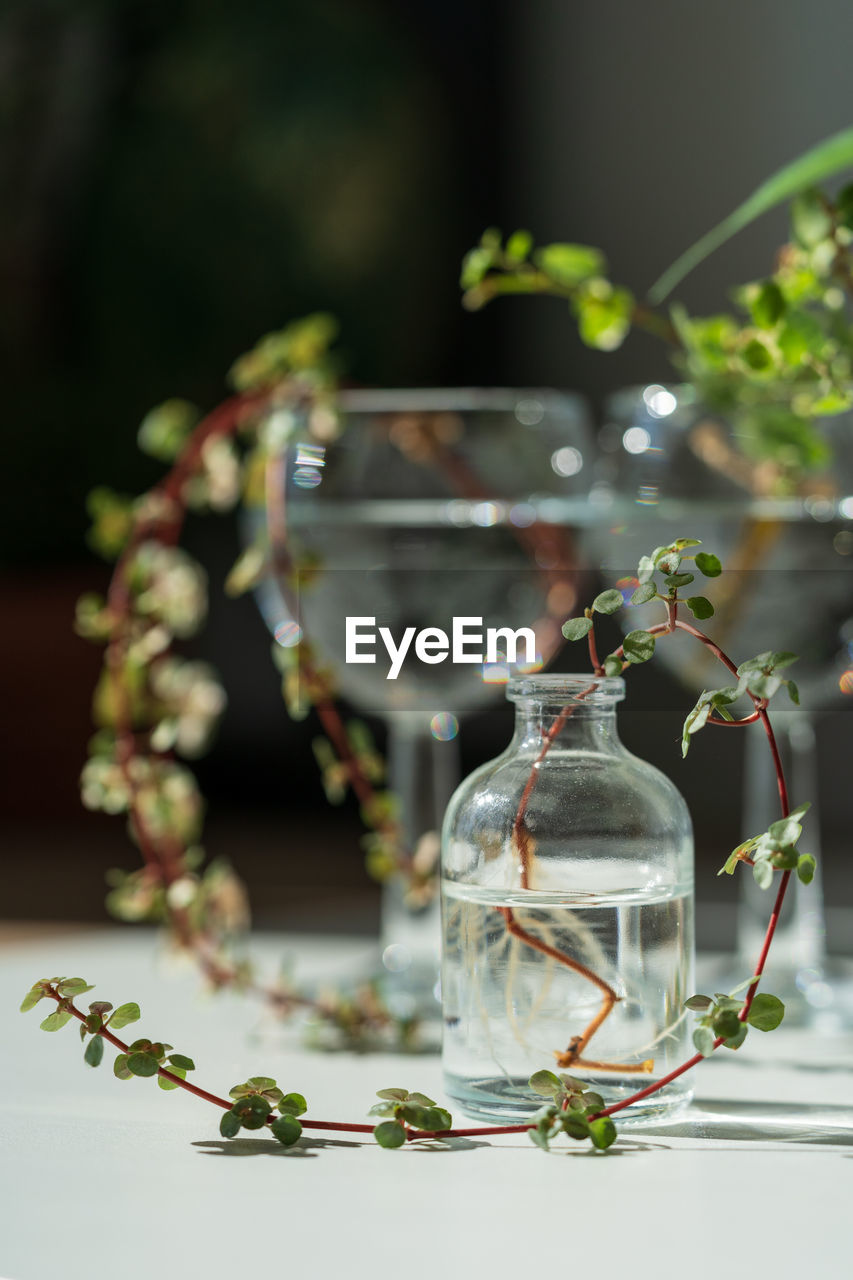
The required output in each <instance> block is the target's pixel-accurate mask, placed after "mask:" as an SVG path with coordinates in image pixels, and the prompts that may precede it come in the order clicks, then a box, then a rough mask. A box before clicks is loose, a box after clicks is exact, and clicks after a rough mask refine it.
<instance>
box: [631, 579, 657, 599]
mask: <svg viewBox="0 0 853 1280" xmlns="http://www.w3.org/2000/svg"><path fill="white" fill-rule="evenodd" d="M656 595H657V587H656V586H655V584H654V583H653V582H643V583H641V584H640V586H639V587H637V588H636V590H635V591H634V593H633V595H632V596H631V604H648V602H649V601H650V600H654V598H655V596H656Z"/></svg>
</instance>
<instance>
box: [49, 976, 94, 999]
mask: <svg viewBox="0 0 853 1280" xmlns="http://www.w3.org/2000/svg"><path fill="white" fill-rule="evenodd" d="M56 989H57V991H58V992H59V994H60V995H61V996H79V995H82V993H83V992H84V991H91V990H92V985H91V984H90V983H88V982H87V981H86V979H85V978H63V979H62V981H61V982H60V983H59V984H58V986H57V988H56Z"/></svg>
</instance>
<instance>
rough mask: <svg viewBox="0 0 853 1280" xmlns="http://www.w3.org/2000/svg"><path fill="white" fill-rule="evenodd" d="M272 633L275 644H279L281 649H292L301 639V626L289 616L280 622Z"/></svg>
mask: <svg viewBox="0 0 853 1280" xmlns="http://www.w3.org/2000/svg"><path fill="white" fill-rule="evenodd" d="M273 635H274V636H275V640H276V644H280V645H281V647H282V649H292V648H293V646H294V645H296V644H299V641H300V640H301V639H302V628H301V627H300V625H299V623H298V622H294V621H293V619H292V618H290V619H288V620H287V621H286V622H280V623H279V624H278V626H277V627H276V629H275V631H274V632H273Z"/></svg>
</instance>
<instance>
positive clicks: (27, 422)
mask: <svg viewBox="0 0 853 1280" xmlns="http://www.w3.org/2000/svg"><path fill="white" fill-rule="evenodd" d="M851 47H853V10H851V9H850V8H849V6H847V5H846V4H845V3H844V2H843V0H817V2H816V3H812V4H809V5H805V4H802V3H797V2H796V0H752V3H751V4H750V5H748V6H744V5H742V4H740V3H739V2H738V0H722V2H720V3H718V4H716V5H715V6H711V7H709V6H698V5H685V4H684V3H683V2H682V0H654V3H650V4H644V5H638V4H636V3H634V2H633V0H598V2H597V3H595V4H592V3H577V4H571V5H570V4H565V3H560V0H527V3H525V4H523V5H522V4H519V3H512V0H491V2H490V3H487V2H486V0H452V3H451V2H449V0H409V3H407V4H405V5H401V4H399V3H397V2H396V0H313V3H311V4H302V3H295V2H294V0H240V3H239V4H238V3H235V2H232V0H168V2H167V0H100V2H96V0H92V2H91V3H86V2H85V0H76V2H72V0H69V2H67V3H62V2H61V0H17V2H16V0H6V3H5V5H3V6H2V9H0V128H2V152H0V183H2V197H0V274H2V288H0V331H2V345H3V353H4V359H5V374H4V390H5V395H4V412H3V419H4V427H3V458H4V469H5V477H6V484H5V486H4V493H3V501H2V504H0V521H2V537H1V538H0V575H2V581H0V590H1V591H2V600H3V609H4V626H3V628H2V633H0V635H1V636H2V639H1V640H0V644H2V652H0V678H2V689H3V694H2V696H3V710H4V715H3V734H2V752H3V756H2V781H0V788H2V795H1V796H0V817H2V823H3V845H4V852H3V855H2V857H3V875H2V879H1V880H0V915H2V916H6V917H17V918H46V919H58V918H62V917H70V918H76V919H102V918H104V915H103V908H102V906H101V903H102V899H103V873H104V869H105V867H107V866H113V865H121V866H125V867H132V866H133V865H134V853H133V850H132V847H131V846H130V844H129V843H128V842H127V840H126V838H125V836H124V833H123V830H122V823H121V820H118V819H108V818H105V817H101V816H93V815H89V814H87V813H85V811H84V810H83V809H82V808H81V806H80V804H79V800H78V794H77V776H78V774H79V769H80V767H81V765H82V763H83V759H84V751H85V742H86V739H87V736H88V734H89V699H90V695H91V690H92V687H93V685H94V682H95V679H96V674H97V670H98V665H99V660H100V653H99V651H98V650H96V649H94V648H91V647H90V646H88V645H87V644H86V643H85V642H83V641H82V640H79V639H77V638H76V637H75V636H74V634H73V633H72V629H71V619H72V616H73V606H74V601H75V598H76V597H77V596H78V595H79V594H80V592H81V591H83V590H85V589H101V590H102V589H103V588H104V587H105V585H106V581H107V569H106V567H105V566H104V565H103V564H102V563H100V562H98V561H97V560H96V559H95V558H94V556H93V555H92V554H91V553H90V552H89V551H88V549H87V547H86V543H85V540H84V534H85V529H86V524H87V519H86V515H85V505H84V504H85V495H86V492H87V490H88V489H89V488H91V487H92V486H93V485H94V484H96V483H99V482H100V483H107V484H109V485H110V486H112V487H114V488H116V489H118V490H121V491H126V492H128V493H135V492H138V491H141V490H142V489H144V488H145V487H146V486H147V485H148V484H150V483H151V482H152V481H153V480H154V479H156V477H157V476H158V474H159V469H158V467H157V466H156V464H154V463H152V462H151V461H150V460H146V459H145V458H144V457H143V456H142V455H141V454H140V453H139V451H138V450H137V447H136V430H137V426H138V423H139V421H140V419H141V418H142V416H143V414H144V413H145V411H146V410H147V409H148V408H149V407H150V406H151V405H152V404H155V403H157V402H159V401H162V400H163V399H165V398H167V397H169V396H174V395H178V396H184V397H187V398H189V399H191V400H193V401H195V402H196V403H198V404H201V405H213V404H214V403H215V402H216V401H217V399H219V398H220V397H221V395H222V394H223V390H224V382H223V378H224V373H225V371H226V370H227V368H228V366H229V365H230V363H231V362H232V360H233V358H234V357H235V356H236V355H237V354H238V353H240V352H242V351H244V350H245V349H247V348H248V347H249V346H250V345H251V344H252V343H253V342H254V340H255V339H256V338H257V337H258V336H259V335H260V334H261V333H263V332H265V331H267V330H269V329H272V328H276V327H280V326H281V325H282V324H284V323H285V322H286V321H288V320H289V319H291V318H293V317H296V316H299V315H302V314H303V313H305V312H307V311H312V310H317V309H327V310H329V311H332V312H334V313H335V314H336V315H337V316H338V317H339V318H340V321H341V326H342V333H343V343H342V346H343V352H344V359H345V367H346V374H347V377H348V378H349V379H351V380H352V381H354V382H357V383H363V384H368V385H369V384H376V385H385V386H394V385H400V386H405V385H418V384H424V385H453V384H459V385H466V384H467V385H477V384H483V385H519V386H524V385H552V386H556V387H566V388H574V389H577V390H580V391H582V392H585V393H586V394H588V395H589V396H590V397H591V398H592V400H593V403H594V405H596V406H597V407H598V406H600V402H601V398H602V396H603V395H604V393H606V391H607V390H609V389H613V388H615V387H618V386H620V385H625V384H628V383H632V382H638V381H644V380H645V381H648V380H658V379H665V378H666V377H667V376H668V372H669V371H668V367H667V362H666V358H665V355H664V353H663V352H662V350H661V349H659V348H658V347H656V346H655V345H654V344H652V343H651V342H650V341H647V340H643V339H641V338H633V339H631V340H630V341H629V343H628V344H627V345H626V347H625V348H624V349H623V350H622V351H620V352H619V353H617V354H616V355H603V354H599V353H592V352H590V351H588V350H587V349H585V348H583V347H582V346H581V345H580V344H579V342H578V340H577V338H576V337H575V336H574V333H573V327H572V323H571V320H570V318H569V316H568V314H567V312H566V309H565V308H564V307H563V306H561V305H560V304H558V303H556V302H553V301H548V300H542V301H536V302H535V301H530V300H518V301H508V302H505V303H502V304H500V305H499V306H496V307H494V308H492V309H490V310H487V311H486V312H484V313H481V314H477V315H468V314H466V313H465V312H463V311H462V309H461V307H460V305H459V291H458V286H457V277H458V268H459V262H460V259H461V257H462V255H463V253H464V251H465V250H466V249H467V248H469V247H470V246H471V245H472V244H473V243H474V242H475V240H476V239H477V238H478V237H479V234H480V232H481V231H482V230H483V228H484V227H485V226H487V225H489V224H495V225H498V226H501V227H503V228H504V229H505V230H512V229H513V228H514V227H516V226H519V225H521V226H527V227H529V228H530V229H531V230H532V231H533V232H534V233H535V235H536V237H537V239H539V240H540V241H547V240H549V239H572V240H577V241H580V242H586V243H591V244H596V245H601V246H603V247H604V248H605V249H606V251H607V253H608V257H609V259H610V262H611V265H612V271H613V274H614V277H615V278H616V279H617V280H622V281H624V282H625V283H626V284H628V285H629V286H631V287H632V288H634V289H636V290H637V291H639V292H642V290H643V289H644V288H645V287H647V286H648V285H649V284H650V283H651V281H652V280H653V279H654V278H655V277H656V276H657V275H658V274H659V272H660V270H661V269H662V268H663V267H664V266H666V265H667V264H668V262H669V261H670V260H671V259H672V258H673V257H674V256H675V254H676V253H677V252H678V251H679V250H681V249H682V248H684V247H685V246H686V245H687V244H689V243H691V242H692V241H693V240H694V239H695V238H696V237H697V236H698V235H699V234H700V233H702V232H703V231H705V230H706V229H707V228H708V227H709V226H710V225H712V224H713V223H715V222H716V221H717V220H718V219H719V218H720V217H722V216H723V215H724V214H725V213H727V212H728V211H729V210H730V209H731V208H732V207H733V206H734V205H735V204H736V203H738V202H739V201H740V200H741V199H742V198H743V197H744V196H745V195H747V194H748V193H749V191H750V190H751V189H752V187H753V186H755V185H756V183H757V182H758V181H759V180H761V179H762V178H764V177H765V176H767V175H768V174H769V173H770V172H771V171H773V170H774V169H775V168H777V167H778V166H779V165H781V164H783V163H784V162H786V161H787V160H789V159H790V158H792V157H793V156H795V155H796V154H797V153H798V152H800V151H801V150H803V149H804V148H805V147H807V146H808V145H810V144H812V143H813V142H815V141H817V140H818V139H820V138H822V137H823V136H825V135H827V134H829V133H832V132H834V131H836V130H838V129H840V128H842V127H844V126H847V125H849V124H850V123H851V118H853V100H851V95H850V90H849V50H850V48H851ZM784 236H785V215H784V213H782V212H779V213H776V214H773V215H770V216H768V217H767V218H765V219H763V220H762V221H761V222H760V223H759V224H757V225H756V226H754V227H753V228H751V229H750V230H748V231H747V232H745V233H744V234H742V235H741V236H739V237H738V238H737V239H736V240H735V241H734V242H732V243H731V244H730V245H729V246H727V247H726V248H725V249H724V250H723V251H721V252H719V253H718V254H717V255H715V256H714V257H713V258H712V259H711V260H710V261H709V262H707V263H706V264H705V265H704V266H703V267H702V268H701V269H700V270H699V271H697V272H696V273H695V275H694V276H693V277H691V279H690V280H689V281H688V282H687V283H686V285H685V286H684V288H683V289H682V290H681V296H682V297H683V299H684V301H685V302H686V303H687V305H688V306H689V307H691V308H695V309H697V310H703V309H704V310H711V309H713V308H716V307H719V306H720V305H721V303H722V302H724V300H725V293H724V291H725V286H727V285H728V284H730V283H733V282H736V281H740V280H745V279H749V278H752V277H754V276H757V275H760V274H761V273H762V271H764V270H765V269H766V267H767V265H768V263H769V262H770V259H771V256H772V252H773V249H774V248H775V246H776V245H778V244H779V243H780V242H781V240H782V239H783V238H784ZM188 533H189V545H190V548H191V550H192V551H193V552H194V554H196V555H198V556H199V557H200V558H201V559H202V560H204V562H205V563H206V565H207V567H208V570H209V572H210V575H211V593H212V601H211V606H212V607H211V619H210V624H209V626H208V628H207V630H206V632H205V634H204V636H203V637H202V638H201V640H200V641H198V642H197V643H195V644H194V646H193V649H194V651H195V652H197V653H199V654H202V655H203V656H205V657H207V658H209V659H210V660H211V661H213V662H214V663H215V664H216V665H217V666H218V667H219V669H220V671H221V672H222V674H223V677H224V682H225V684H226V687H227V689H228V692H229V698H230V703H229V709H228V712H227V714H226V717H225V721H224V724H223V727H222V731H221V733H220V736H219V740H218V744H217V746H216V749H215V751H214V753H213V754H212V755H211V756H210V757H209V758H208V759H207V760H206V761H205V762H203V764H202V766H201V767H200V774H201V780H202V785H203V788H204V789H205V791H206V793H207V795H208V799H209V827H208V835H207V841H206V844H207V848H208V850H209V852H211V853H214V854H216V853H224V854H227V855H229V856H230V857H231V858H232V860H233V861H234V863H235V864H236V866H237V867H238V869H239V870H240V872H241V874H242V875H243V876H244V877H245V878H246V879H247V881H248V882H249V887H250V890H251V895H252V899H253V905H254V908H255V915H256V918H257V920H258V921H259V923H261V924H276V925H282V924H283V925H287V926H291V927H311V926H318V925H319V926H328V927H332V926H334V927H345V926H346V925H351V926H353V927H357V928H362V929H370V928H372V927H374V926H375V923H376V919H377V907H376V901H377V895H376V890H375V887H373V886H371V885H370V884H369V882H368V881H367V879H366V877H365V875H364V872H363V868H362V863H361V856H360V853H359V850H358V836H359V833H360V826H359V822H358V817H357V814H356V812H355V810H354V808H352V807H348V806H344V808H343V809H341V810H336V811H333V810H331V809H330V808H329V807H328V806H327V805H326V803H325V801H324V799H323V795H322V791H321V787H320V783H319V779H318V778H317V775H316V769H315V766H314V762H313V759H312V757H311V753H310V749H309V742H310V738H311V737H312V736H313V733H314V728H313V726H312V725H311V724H310V723H309V724H307V725H294V724H292V723H291V722H290V721H289V720H288V718H287V716H286V713H285V711H284V708H283V705H282V703H281V700H280V697H279V694H278V680H277V676H276V674H275V672H274V670H273V668H272V665H271V663H270V662H269V661H268V651H269V644H268V637H267V635H266V632H265V630H264V627H263V625H262V623H261V621H260V617H259V615H258V614H257V611H256V609H255V607H254V605H253V603H252V601H251V600H241V601H237V602H236V603H235V602H232V601H225V600H224V598H223V596H222V593H221V590H220V587H219V583H220V582H221V579H222V576H223V574H224V572H225V570H226V569H227V567H228V565H229V563H230V561H231V560H232V559H233V557H234V553H235V550H236V548H237V535H236V531H235V528H234V526H233V523H232V522H231V521H230V520H229V519H221V518H217V517H210V518H207V519H205V520H200V519H199V520H194V521H192V522H191V525H190V528H189V531H188ZM652 665H654V664H652ZM687 696H688V695H685V694H684V693H683V692H682V691H680V690H679V689H677V688H676V687H675V686H674V684H672V683H671V681H670V680H669V678H668V677H667V676H666V674H665V673H661V672H660V671H655V670H653V669H652V668H651V667H650V668H648V669H645V670H644V671H643V672H642V673H639V674H638V676H637V678H636V680H635V681H634V683H633V688H632V695H631V698H630V699H629V700H628V703H627V704H626V706H625V709H624V715H623V720H622V723H623V737H624V740H625V741H626V743H627V745H628V746H630V747H631V748H632V749H634V750H637V751H638V752H639V753H641V754H643V755H645V756H646V757H647V758H649V759H652V760H653V761H654V762H655V763H657V764H658V765H659V766H660V767H662V768H664V769H665V770H666V771H667V772H669V773H670V774H671V775H672V776H673V777H674V778H675V779H676V781H677V782H678V784H679V785H680V786H681V787H682V789H683V790H684V791H685V793H686V795H687V797H688V799H689V801H690V802H691V805H692V807H693V809H694V816H695V820H696V823H697V828H698V832H697V835H698V845H699V850H700V854H701V859H702V861H701V865H702V867H703V874H702V877H701V879H700V890H699V892H700V894H704V895H706V896H707V897H708V898H709V899H712V900H713V898H714V896H715V895H718V894H720V895H721V894H722V892H724V890H723V889H721V887H720V886H719V885H718V883H717V882H716V881H715V879H714V876H713V870H714V869H715V868H716V866H717V865H719V863H720V861H721V857H720V853H721V851H722V852H723V853H725V852H728V850H729V848H731V846H732V844H733V843H735V842H736V840H737V839H738V838H739V834H740V833H739V829H738V815H739V798H738V797H739V771H740V763H741V759H740V751H741V747H740V743H737V744H736V745H735V744H732V743H731V742H729V740H728V739H729V738H730V737H732V736H734V737H736V738H738V739H739V738H740V737H741V735H728V736H727V741H726V744H725V750H723V744H722V743H719V742H716V741H714V740H712V741H711V742H710V743H706V742H703V743H702V752H699V751H695V752H693V753H692V755H691V758H690V759H689V760H688V762H687V763H686V764H684V765H682V764H681V762H680V752H679V750H678V746H677V739H678V736H679V726H680V722H681V719H682V718H683V714H684V710H685V701H686V698H687ZM510 720H511V717H510V716H509V712H508V709H507V708H505V707H498V708H496V710H495V711H493V712H489V713H488V714H485V715H482V716H480V717H477V718H474V719H472V720H471V721H470V723H469V722H465V723H464V725H463V731H462V739H461V740H462V749H463V767H464V768H465V769H468V768H470V767H472V766H473V765H474V764H475V763H477V762H478V761H479V760H481V759H483V758H485V757H487V756H489V755H493V754H495V753H496V752H497V750H499V749H501V748H502V746H503V745H504V742H505V740H506V738H507V735H508V733H509V726H510ZM847 723H849V721H848V720H847V718H846V717H845V716H844V715H841V714H838V715H836V716H835V717H834V718H833V717H830V718H828V719H827V720H826V721H825V722H824V724H823V726H822V729H821V734H820V753H821V754H820V767H821V800H822V803H823V809H824V824H825V825H824V842H825V853H826V854H827V855H829V856H827V858H826V865H827V880H828V892H829V900H830V901H833V900H834V899H835V900H837V898H838V894H839V892H840V891H841V890H840V888H839V886H841V885H842V881H841V880H840V879H839V880H837V881H834V880H833V876H834V875H835V874H836V873H835V872H834V871H833V867H834V866H835V867H838V868H840V867H841V866H842V857H841V855H842V854H843V851H844V846H845V831H844V820H845V816H846V814H845V809H846V808H847V805H846V797H845V798H843V799H841V800H839V799H838V797H839V796H842V797H844V795H845V789H846V788H847V787H849V783H848V782H846V781H845V779H846V778H847V775H848V771H849V752H848V751H846V750H845V749H844V742H845V740H846V728H847ZM378 730H379V727H378V726H377V731H378ZM722 736H724V735H717V737H722ZM703 753H704V754H703ZM700 756H701V759H700V758H699V757H700ZM708 771H711V772H713V775H714V777H715V779H716V780H718V781H719V783H720V784H721V786H722V787H723V788H724V794H728V795H730V796H731V797H732V802H731V807H730V809H729V810H728V811H727V810H726V807H725V806H721V805H720V804H719V803H718V802H709V800H708V799H707V788H706V787H705V786H704V785H703V774H705V773H706V772H708ZM294 852H298V853H299V855H300V856H299V857H295V856H294ZM838 874H839V875H840V870H839V873H838ZM725 887H726V888H728V886H725Z"/></svg>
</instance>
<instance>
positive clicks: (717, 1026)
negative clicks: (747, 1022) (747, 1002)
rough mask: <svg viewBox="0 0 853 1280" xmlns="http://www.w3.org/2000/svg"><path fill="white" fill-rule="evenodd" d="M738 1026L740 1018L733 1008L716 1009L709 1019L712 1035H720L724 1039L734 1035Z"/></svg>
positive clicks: (738, 1028)
mask: <svg viewBox="0 0 853 1280" xmlns="http://www.w3.org/2000/svg"><path fill="white" fill-rule="evenodd" d="M740 1026H741V1023H740V1019H739V1018H738V1016H737V1014H736V1013H735V1011H734V1009H718V1010H717V1012H716V1013H715V1014H714V1016H713V1018H712V1019H711V1029H712V1031H713V1032H714V1035H716V1036H722V1037H723V1039H724V1040H725V1039H727V1038H728V1037H729V1036H736V1035H737V1033H738V1031H739V1030H740Z"/></svg>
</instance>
